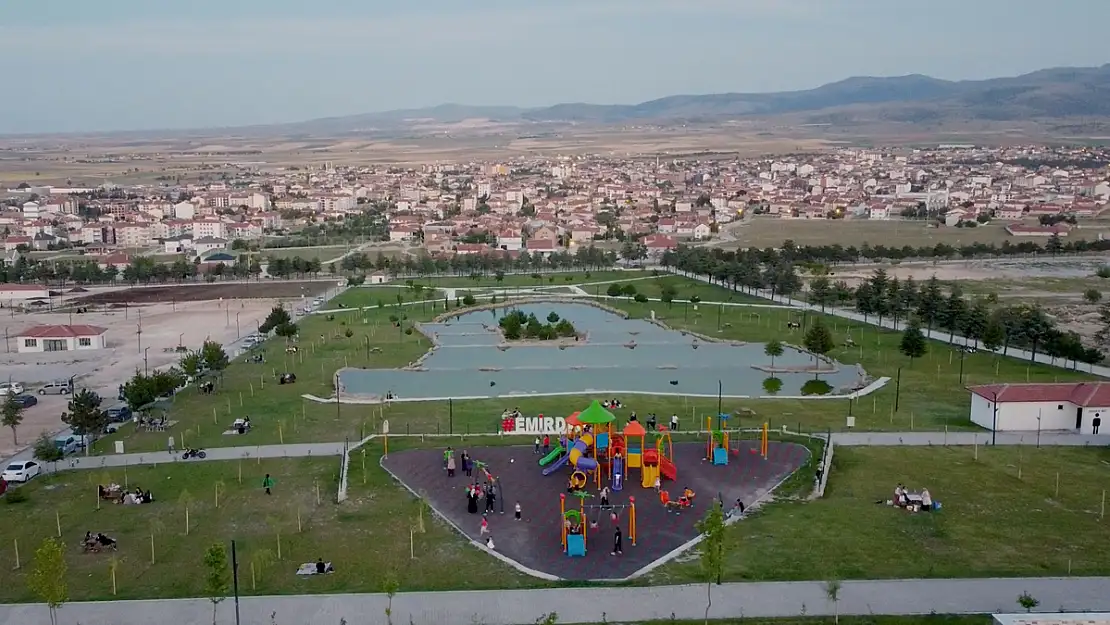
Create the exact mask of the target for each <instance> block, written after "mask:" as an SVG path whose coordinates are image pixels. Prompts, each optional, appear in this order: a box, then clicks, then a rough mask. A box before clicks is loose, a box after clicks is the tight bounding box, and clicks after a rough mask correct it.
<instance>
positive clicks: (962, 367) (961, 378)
mask: <svg viewBox="0 0 1110 625" xmlns="http://www.w3.org/2000/svg"><path fill="white" fill-rule="evenodd" d="M966 356H967V348H966V347H964V348H962V349H960V385H961V386H962V385H963V383H964V358H965V357H966Z"/></svg>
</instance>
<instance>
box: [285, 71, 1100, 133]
mask: <svg viewBox="0 0 1110 625" xmlns="http://www.w3.org/2000/svg"><path fill="white" fill-rule="evenodd" d="M782 115H791V116H792V117H796V118H798V121H801V122H805V123H838V122H853V121H875V122H883V121H892V122H908V123H935V122H939V121H944V120H950V119H960V120H986V121H999V122H1016V121H1030V120H1042V119H1059V118H1093V117H1110V64H1106V65H1103V66H1101V67H1059V68H1052V69H1045V70H1040V71H1036V72H1032V73H1030V74H1023V75H1021V76H1013V77H1007V78H990V79H986V80H960V81H951V80H941V79H938V78H931V77H929V76H922V75H920V74H913V75H909V76H894V77H886V78H877V77H869V76H860V77H854V78H848V79H845V80H841V81H839V82H834V83H830V84H827V85H822V86H820V87H817V88H816V89H807V90H803V91H785V92H780V93H720V94H711V95H676V96H669V97H666V98H660V99H658V100H651V101H649V102H641V103H639V104H616V105H602V104H585V103H566V104H556V105H554V106H548V107H541V108H517V107H510V106H467V105H461V104H443V105H440V106H436V107H432V108H425V109H412V110H398V111H387V112H383V113H368V114H363V115H353V116H347V117H333V118H327V119H316V120H311V121H307V122H298V123H294V124H283V125H280V126H275V127H271V128H273V129H274V130H277V129H281V130H283V131H286V132H293V133H300V132H305V133H325V132H327V133H332V132H337V133H338V132H357V131H362V130H384V129H400V128H406V127H408V128H414V127H420V126H430V125H436V124H449V123H458V122H462V121H465V120H474V119H483V120H489V121H492V122H501V123H506V124H555V125H558V124H596V125H609V124H627V123H640V124H646V123H652V122H660V123H668V122H688V123H698V122H706V123H710V122H714V121H723V120H728V119H740V118H760V117H775V116H782ZM799 116H800V117H799Z"/></svg>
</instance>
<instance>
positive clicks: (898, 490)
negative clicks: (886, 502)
mask: <svg viewBox="0 0 1110 625" xmlns="http://www.w3.org/2000/svg"><path fill="white" fill-rule="evenodd" d="M891 504H892V505H894V506H897V507H899V508H904V509H906V510H909V511H910V512H920V511H924V512H929V511H931V510H933V496H932V495H931V494H930V493H929V489H928V488H922V489H921V492H920V493H919V494H916V495H915V494H914V493H912V492H910V490H909V489H908V488H906V487H905V485H903V484H898V485H897V486H895V487H894V499H892V500H891Z"/></svg>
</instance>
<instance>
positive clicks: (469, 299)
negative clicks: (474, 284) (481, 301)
mask: <svg viewBox="0 0 1110 625" xmlns="http://www.w3.org/2000/svg"><path fill="white" fill-rule="evenodd" d="M477 301H478V300H476V299H474V296H473V295H471V294H469V293H467V294H466V295H465V296H464V297H463V298H462V303H463V305H465V306H473V305H474V303H475V302H477Z"/></svg>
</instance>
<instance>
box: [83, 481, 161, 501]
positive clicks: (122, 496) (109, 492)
mask: <svg viewBox="0 0 1110 625" xmlns="http://www.w3.org/2000/svg"><path fill="white" fill-rule="evenodd" d="M96 490H97V493H98V494H99V495H100V498H101V499H107V500H109V501H114V502H115V503H121V504H127V505H138V504H142V503H151V502H153V501H154V494H153V493H151V492H150V491H149V490H147V491H144V490H143V489H142V488H139V487H138V486H136V487H135V490H133V491H125V490H123V489H122V488H120V486H119V484H109V485H107V486H104V485H103V484H100V485H98V486H97V487H96Z"/></svg>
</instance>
